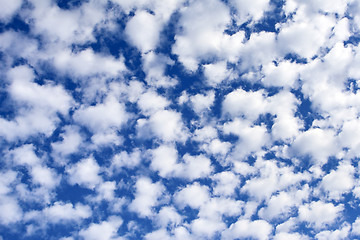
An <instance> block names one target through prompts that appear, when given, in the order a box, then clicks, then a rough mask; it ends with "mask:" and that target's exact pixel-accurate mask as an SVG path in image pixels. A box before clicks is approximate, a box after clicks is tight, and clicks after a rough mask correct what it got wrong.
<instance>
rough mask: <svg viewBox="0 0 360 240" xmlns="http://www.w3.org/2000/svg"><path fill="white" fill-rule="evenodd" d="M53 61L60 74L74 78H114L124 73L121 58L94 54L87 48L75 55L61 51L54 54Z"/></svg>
mask: <svg viewBox="0 0 360 240" xmlns="http://www.w3.org/2000/svg"><path fill="white" fill-rule="evenodd" d="M53 61H54V65H55V67H56V68H57V69H58V70H60V73H63V74H64V73H65V74H68V75H70V76H75V77H89V76H97V77H99V76H102V75H105V76H109V77H116V76H119V74H120V73H122V72H125V71H126V67H125V64H124V62H123V59H122V58H120V59H115V58H114V57H112V56H106V55H102V54H99V53H95V52H94V51H93V50H92V49H89V48H88V49H85V50H83V51H80V52H76V53H74V52H71V51H70V50H65V51H64V50H61V51H60V52H57V53H55V54H54V59H53Z"/></svg>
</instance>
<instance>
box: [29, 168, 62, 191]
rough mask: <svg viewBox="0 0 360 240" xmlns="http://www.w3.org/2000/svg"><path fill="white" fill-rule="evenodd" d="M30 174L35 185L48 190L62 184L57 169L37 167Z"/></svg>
mask: <svg viewBox="0 0 360 240" xmlns="http://www.w3.org/2000/svg"><path fill="white" fill-rule="evenodd" d="M30 172H31V177H32V182H33V183H34V184H40V185H41V186H44V187H46V188H54V187H56V186H57V185H58V184H59V182H60V177H59V176H58V174H57V172H56V170H55V169H52V168H49V167H46V166H41V165H37V166H34V167H32V168H31V170H30Z"/></svg>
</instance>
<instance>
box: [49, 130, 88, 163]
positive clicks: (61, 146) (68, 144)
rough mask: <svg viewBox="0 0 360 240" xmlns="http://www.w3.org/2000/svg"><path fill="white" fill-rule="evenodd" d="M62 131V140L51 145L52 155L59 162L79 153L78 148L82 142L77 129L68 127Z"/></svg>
mask: <svg viewBox="0 0 360 240" xmlns="http://www.w3.org/2000/svg"><path fill="white" fill-rule="evenodd" d="M63 129H64V132H63V133H61V134H60V137H61V138H62V140H60V141H56V142H53V143H51V147H52V149H53V151H52V155H53V156H54V157H55V158H59V160H60V159H61V160H63V158H64V157H67V156H68V155H70V154H72V153H76V152H77V151H79V147H80V145H81V144H82V141H83V139H82V136H81V134H80V133H79V129H78V128H77V127H75V126H72V125H69V126H65V127H64V128H63Z"/></svg>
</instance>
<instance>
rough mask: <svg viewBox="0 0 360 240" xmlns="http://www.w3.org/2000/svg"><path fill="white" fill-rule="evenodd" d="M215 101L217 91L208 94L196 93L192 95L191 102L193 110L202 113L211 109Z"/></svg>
mask: <svg viewBox="0 0 360 240" xmlns="http://www.w3.org/2000/svg"><path fill="white" fill-rule="evenodd" d="M214 101H215V93H214V92H213V91H210V92H207V93H206V94H196V95H194V96H191V97H190V102H191V105H192V108H193V110H194V111H195V113H197V114H199V115H200V114H201V113H202V112H204V111H209V110H210V108H211V106H212V105H213V104H214Z"/></svg>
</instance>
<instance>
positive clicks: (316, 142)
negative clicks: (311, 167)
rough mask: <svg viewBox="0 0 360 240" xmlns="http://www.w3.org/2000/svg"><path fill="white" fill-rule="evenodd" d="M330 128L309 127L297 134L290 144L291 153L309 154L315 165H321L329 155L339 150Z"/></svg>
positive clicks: (297, 154)
mask: <svg viewBox="0 0 360 240" xmlns="http://www.w3.org/2000/svg"><path fill="white" fill-rule="evenodd" d="M334 135H335V133H334V132H333V131H332V130H327V129H320V128H310V129H309V130H307V131H304V132H302V133H301V134H299V135H298V136H297V137H296V139H295V141H294V143H293V144H292V145H291V148H290V153H291V154H292V155H296V156H299V155H303V156H305V155H310V156H311V157H312V158H313V163H314V164H315V165H323V164H325V163H326V162H327V160H328V158H329V157H330V156H333V155H335V154H337V153H338V152H339V147H338V145H337V143H336V139H335V136H334Z"/></svg>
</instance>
